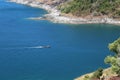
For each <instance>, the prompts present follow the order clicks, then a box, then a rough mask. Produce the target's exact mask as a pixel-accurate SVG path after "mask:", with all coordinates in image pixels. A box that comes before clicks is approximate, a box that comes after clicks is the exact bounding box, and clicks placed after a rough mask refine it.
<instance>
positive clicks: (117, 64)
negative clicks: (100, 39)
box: [105, 38, 120, 76]
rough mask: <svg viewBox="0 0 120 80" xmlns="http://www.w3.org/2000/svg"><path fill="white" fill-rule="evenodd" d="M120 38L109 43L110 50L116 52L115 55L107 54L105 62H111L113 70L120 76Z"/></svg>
mask: <svg viewBox="0 0 120 80" xmlns="http://www.w3.org/2000/svg"><path fill="white" fill-rule="evenodd" d="M119 46H120V38H119V39H118V40H116V41H114V42H113V43H111V44H109V49H110V51H112V52H114V53H115V55H114V56H107V57H106V58H105V63H107V64H110V66H111V68H112V71H113V72H114V73H116V74H117V75H118V76H120V61H119V58H120V56H119V55H120V51H119V50H120V47H119Z"/></svg>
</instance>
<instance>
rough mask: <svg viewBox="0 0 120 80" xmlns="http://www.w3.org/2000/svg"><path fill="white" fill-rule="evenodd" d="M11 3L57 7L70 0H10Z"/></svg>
mask: <svg viewBox="0 0 120 80" xmlns="http://www.w3.org/2000/svg"><path fill="white" fill-rule="evenodd" d="M12 1H14V2H17V3H21V2H26V3H31V2H38V3H43V4H47V5H53V6H58V5H59V4H61V3H64V2H66V1H70V0H12Z"/></svg>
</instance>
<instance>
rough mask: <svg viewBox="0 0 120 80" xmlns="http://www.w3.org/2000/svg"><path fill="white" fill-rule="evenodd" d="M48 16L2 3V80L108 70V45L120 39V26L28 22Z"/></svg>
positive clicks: (61, 78)
mask: <svg viewBox="0 0 120 80" xmlns="http://www.w3.org/2000/svg"><path fill="white" fill-rule="evenodd" d="M46 13H47V12H46V11H45V10H43V9H38V8H32V7H29V6H25V5H19V4H15V3H8V2H5V1H4V0H0V80H73V79H74V78H76V77H78V76H80V75H83V74H85V73H88V72H92V71H94V70H96V69H97V68H99V67H103V68H106V67H108V66H107V65H105V64H104V58H105V57H106V55H109V54H110V52H109V50H108V48H107V45H108V43H110V42H112V41H114V40H115V39H117V38H118V37H120V26H115V25H107V24H82V25H70V24H57V23H52V22H49V21H37V20H29V19H26V18H29V17H37V16H42V15H44V14H46ZM42 45H50V46H51V48H39V46H42Z"/></svg>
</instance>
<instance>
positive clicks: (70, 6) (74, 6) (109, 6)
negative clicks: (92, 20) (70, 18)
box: [59, 0, 120, 18]
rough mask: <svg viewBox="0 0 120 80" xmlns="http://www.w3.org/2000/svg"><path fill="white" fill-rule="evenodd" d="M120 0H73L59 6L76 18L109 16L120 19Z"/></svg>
mask: <svg viewBox="0 0 120 80" xmlns="http://www.w3.org/2000/svg"><path fill="white" fill-rule="evenodd" d="M119 4H120V0H72V1H70V2H68V3H67V4H63V5H61V6H59V9H60V10H61V11H62V12H63V13H72V14H73V15H76V16H85V15H93V16H100V15H107V16H109V17H113V18H119V17H120V5H119Z"/></svg>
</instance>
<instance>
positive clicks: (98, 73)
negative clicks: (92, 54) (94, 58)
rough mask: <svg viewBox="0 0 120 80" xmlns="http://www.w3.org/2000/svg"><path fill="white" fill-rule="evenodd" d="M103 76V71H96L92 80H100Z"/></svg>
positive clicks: (100, 69)
mask: <svg viewBox="0 0 120 80" xmlns="http://www.w3.org/2000/svg"><path fill="white" fill-rule="evenodd" d="M102 74H103V69H102V68H99V69H98V70H97V71H95V72H94V73H93V76H92V78H94V79H100V77H101V76H102Z"/></svg>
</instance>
